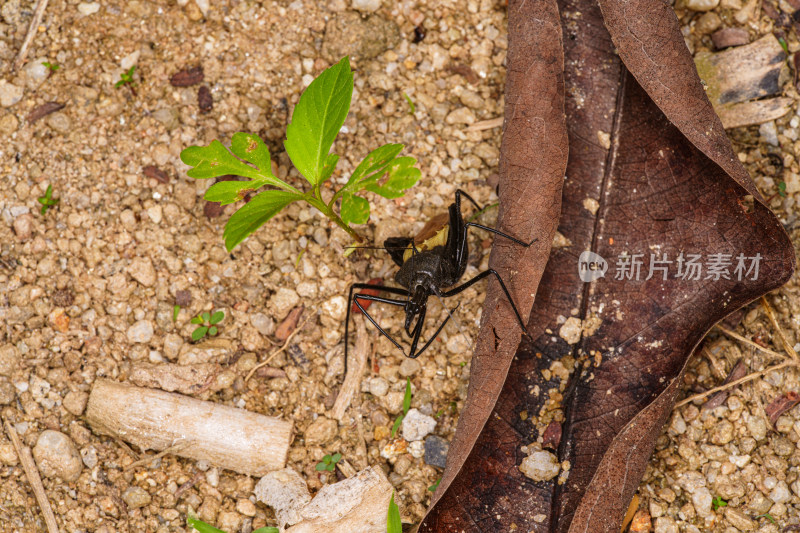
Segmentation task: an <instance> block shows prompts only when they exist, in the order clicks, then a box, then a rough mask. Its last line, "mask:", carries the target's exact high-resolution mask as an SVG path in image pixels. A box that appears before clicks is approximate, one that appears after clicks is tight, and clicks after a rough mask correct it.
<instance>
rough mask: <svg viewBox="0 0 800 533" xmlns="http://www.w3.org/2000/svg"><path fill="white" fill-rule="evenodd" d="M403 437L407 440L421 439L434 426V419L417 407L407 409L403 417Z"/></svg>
mask: <svg viewBox="0 0 800 533" xmlns="http://www.w3.org/2000/svg"><path fill="white" fill-rule="evenodd" d="M402 428H403V438H404V439H406V440H407V441H408V442H414V441H417V440H422V439H424V438H425V437H427V436H428V434H429V433H430V432H431V431H433V430H434V429H435V428H436V420H435V419H434V418H433V417H431V416H428V415H423V414H422V413H420V412H419V411H418V410H417V409H409V411H408V413H406V416H405V417H404V418H403V424H402Z"/></svg>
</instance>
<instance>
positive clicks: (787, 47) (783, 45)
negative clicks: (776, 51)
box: [778, 37, 789, 54]
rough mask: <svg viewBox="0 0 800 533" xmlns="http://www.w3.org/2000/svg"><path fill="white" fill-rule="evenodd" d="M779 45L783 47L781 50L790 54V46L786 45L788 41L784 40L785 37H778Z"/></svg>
mask: <svg viewBox="0 0 800 533" xmlns="http://www.w3.org/2000/svg"><path fill="white" fill-rule="evenodd" d="M778 43H779V44H780V45H781V48H783V51H784V52H786V53H787V54H788V53H789V45H788V44H786V39H784V38H783V37H778Z"/></svg>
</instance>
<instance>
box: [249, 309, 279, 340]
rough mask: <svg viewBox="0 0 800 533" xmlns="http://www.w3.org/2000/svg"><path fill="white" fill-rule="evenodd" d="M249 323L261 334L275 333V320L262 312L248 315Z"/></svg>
mask: <svg viewBox="0 0 800 533" xmlns="http://www.w3.org/2000/svg"><path fill="white" fill-rule="evenodd" d="M250 323H251V324H252V325H253V327H254V328H256V330H258V332H259V333H261V334H262V335H272V334H273V333H275V321H274V320H272V317H268V316H267V315H265V314H264V313H255V314H253V315H252V316H251V317H250Z"/></svg>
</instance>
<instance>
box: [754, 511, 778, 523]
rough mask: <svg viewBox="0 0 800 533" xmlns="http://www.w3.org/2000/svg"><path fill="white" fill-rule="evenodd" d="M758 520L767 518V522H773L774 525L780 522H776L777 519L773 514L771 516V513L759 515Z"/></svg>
mask: <svg viewBox="0 0 800 533" xmlns="http://www.w3.org/2000/svg"><path fill="white" fill-rule="evenodd" d="M756 518H766V519H767V520H769V521H770V522H772V523H773V524H777V523H778V522H777V521H776V520H775V519H774V518H773V517H772V515H771V514H769V513H764V514H760V515H758V516H757V517H756Z"/></svg>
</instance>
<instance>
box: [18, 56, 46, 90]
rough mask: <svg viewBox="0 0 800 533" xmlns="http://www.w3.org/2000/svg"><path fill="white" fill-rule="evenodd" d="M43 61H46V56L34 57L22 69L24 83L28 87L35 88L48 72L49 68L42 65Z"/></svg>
mask: <svg viewBox="0 0 800 533" xmlns="http://www.w3.org/2000/svg"><path fill="white" fill-rule="evenodd" d="M45 61H47V58H46V57H40V58H38V59H34V60H33V61H30V62H29V63H28V64H27V65H25V67H24V68H23V69H22V70H23V72H24V73H25V84H26V85H27V86H28V87H29V88H31V89H35V88H37V87H38V86H39V85H41V84H42V82H43V81H44V80H46V79H47V76H48V75H49V74H50V69H49V68H47V67H46V66H44V65H43V63H44V62H45Z"/></svg>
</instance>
